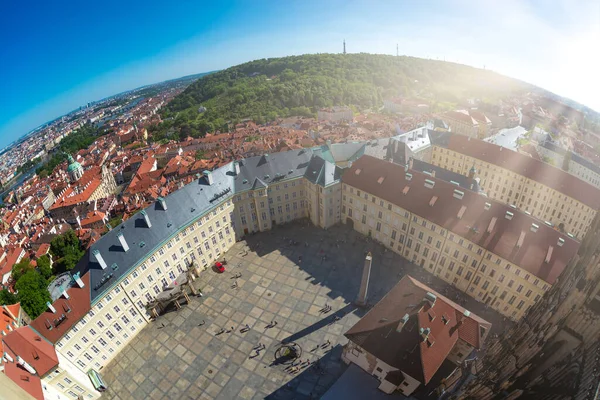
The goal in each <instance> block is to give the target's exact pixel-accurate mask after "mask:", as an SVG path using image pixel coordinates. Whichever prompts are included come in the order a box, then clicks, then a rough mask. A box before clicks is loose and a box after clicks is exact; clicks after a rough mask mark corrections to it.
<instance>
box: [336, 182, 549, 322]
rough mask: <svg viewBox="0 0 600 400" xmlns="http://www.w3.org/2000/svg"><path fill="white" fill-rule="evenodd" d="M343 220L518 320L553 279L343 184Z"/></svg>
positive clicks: (547, 288)
mask: <svg viewBox="0 0 600 400" xmlns="http://www.w3.org/2000/svg"><path fill="white" fill-rule="evenodd" d="M342 213H343V215H344V217H343V218H342V222H343V223H350V221H349V220H350V219H351V220H352V222H351V223H352V224H353V226H354V229H355V230H356V231H358V232H360V233H362V234H364V235H366V236H369V237H372V238H374V239H375V240H377V241H378V242H380V243H382V244H383V245H384V246H386V247H387V248H388V249H390V250H392V251H394V252H396V253H398V254H399V255H401V256H402V257H404V258H406V259H407V260H409V261H411V262H413V263H415V264H417V265H420V266H421V267H422V268H423V269H425V270H426V271H428V272H430V273H432V274H434V275H435V276H437V277H439V278H441V279H443V280H444V281H446V282H448V283H449V284H451V285H453V286H455V287H456V288H458V289H460V290H461V291H463V292H465V293H467V294H468V295H470V296H471V297H474V298H476V299H477V300H479V301H481V302H483V303H485V304H487V305H489V306H490V307H492V308H493V309H495V310H497V311H498V312H500V313H502V314H503V315H505V316H506V317H508V318H511V319H513V320H518V319H520V318H521V317H522V316H523V315H524V314H525V312H526V311H527V309H528V308H529V307H531V306H532V305H533V304H534V303H535V302H536V301H538V300H539V299H540V298H541V296H542V295H543V294H544V293H545V292H546V291H547V290H549V289H550V286H551V285H550V284H549V283H548V282H545V281H544V280H542V279H540V278H537V277H536V276H533V275H531V274H530V273H528V272H527V271H526V270H524V269H522V268H521V267H519V266H518V265H515V264H513V263H511V262H508V261H507V260H504V259H502V258H501V257H498V256H497V255H496V254H494V253H491V252H489V251H487V250H486V249H484V248H481V247H479V246H477V245H476V244H475V243H472V242H470V241H469V240H467V239H465V238H463V237H460V236H458V235H456V234H454V233H452V232H448V231H447V230H446V229H443V228H442V227H440V226H439V225H436V224H434V223H432V222H431V221H429V220H427V219H426V218H423V217H421V216H419V215H415V214H412V213H410V212H409V211H407V210H405V209H403V208H400V207H398V206H396V205H394V204H392V203H389V202H387V201H385V200H382V199H379V198H377V197H375V196H372V195H371V194H369V193H365V192H364V191H361V190H358V189H356V188H355V187H352V186H349V185H347V184H343V191H342Z"/></svg>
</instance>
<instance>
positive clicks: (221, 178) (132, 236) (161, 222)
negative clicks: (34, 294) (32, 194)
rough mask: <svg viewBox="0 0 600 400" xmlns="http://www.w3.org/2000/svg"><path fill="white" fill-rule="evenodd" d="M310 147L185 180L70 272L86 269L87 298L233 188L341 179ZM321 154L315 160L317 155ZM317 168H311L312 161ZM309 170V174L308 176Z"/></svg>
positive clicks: (109, 236)
mask: <svg viewBox="0 0 600 400" xmlns="http://www.w3.org/2000/svg"><path fill="white" fill-rule="evenodd" d="M314 153H317V154H320V152H315V151H313V150H311V149H304V150H292V151H286V152H282V153H275V154H269V155H263V156H257V157H251V158H247V159H244V160H240V161H239V165H240V173H239V174H238V175H236V174H235V172H234V168H233V163H229V164H227V165H225V166H223V167H221V168H218V169H216V170H214V171H212V172H211V174H212V179H213V184H212V185H209V184H208V182H207V180H206V177H201V178H199V179H198V180H196V181H194V182H192V183H190V184H189V185H186V186H184V187H183V188H181V189H179V190H177V191H175V192H173V193H171V194H170V195H169V196H167V197H166V198H165V201H166V205H167V209H166V210H164V209H163V208H162V206H161V205H160V203H159V202H158V201H157V202H156V203H154V204H153V205H152V206H150V207H148V208H146V209H145V212H146V214H147V215H148V218H149V219H150V222H151V223H152V227H151V228H148V226H147V224H146V222H145V220H144V216H143V215H142V214H141V213H138V214H136V215H134V216H133V217H131V218H130V219H128V220H127V221H125V222H123V223H122V224H120V225H119V226H117V227H116V228H115V229H113V230H111V231H110V232H108V233H107V234H106V235H105V236H104V237H102V238H101V239H100V240H99V241H97V242H96V243H94V244H93V245H92V246H91V247H90V249H89V250H88V251H87V252H86V254H85V255H84V256H83V258H82V259H81V260H80V261H79V263H78V264H77V266H76V267H75V269H74V270H73V271H72V273H73V274H74V273H77V272H79V273H80V274H81V275H82V276H83V275H84V274H85V273H86V272H89V273H90V285H91V300H92V303H93V302H94V301H96V300H97V299H99V298H100V297H101V296H102V295H103V294H104V293H106V292H107V291H109V290H110V289H112V287H113V286H114V285H115V284H116V283H118V282H119V281H120V280H121V279H123V278H124V277H125V276H126V275H128V274H129V272H130V271H131V269H132V268H134V267H135V266H137V265H138V264H139V263H141V262H142V261H144V260H146V258H148V257H149V256H150V255H152V254H153V253H155V252H156V251H158V249H159V248H160V247H162V246H163V245H164V244H165V243H166V241H168V240H170V239H171V238H172V237H173V236H175V235H176V234H177V233H178V232H179V231H180V230H182V229H184V228H186V227H187V226H188V225H189V224H191V223H192V222H194V221H195V220H197V219H198V218H199V217H201V216H202V215H204V214H205V213H207V212H209V211H211V210H212V209H213V208H214V207H215V206H216V205H217V204H220V203H221V202H222V201H223V200H226V199H228V198H231V197H232V196H233V195H234V194H235V193H240V192H243V191H246V190H249V189H257V188H262V187H265V188H266V187H267V185H269V184H275V183H278V182H282V181H286V180H288V179H293V178H300V177H303V176H306V177H307V178H309V179H310V180H311V181H313V182H315V183H317V184H320V185H323V186H327V185H330V184H332V183H335V182H336V181H339V180H340V179H341V175H342V170H341V169H340V168H338V167H336V166H335V164H332V163H330V162H327V161H325V160H323V159H322V158H320V157H318V156H315V155H314ZM319 160H320V161H319ZM311 161H312V165H313V167H312V168H314V169H317V171H316V173H315V174H312V169H311V170H310V173H309V172H308V171H309V165H310V164H311ZM313 175H314V178H313V177H312V176H313ZM120 233H122V234H123V237H124V238H125V241H126V242H127V245H128V247H129V249H128V250H127V251H124V249H123V247H122V245H121V243H120V241H119V238H118V236H117V235H119V234H120ZM95 250H98V251H99V252H100V255H101V256H102V259H103V260H104V261H105V263H106V265H107V268H106V269H102V267H101V266H100V264H99V263H98V261H97V259H96V257H95V256H94V255H93V252H94V251H95Z"/></svg>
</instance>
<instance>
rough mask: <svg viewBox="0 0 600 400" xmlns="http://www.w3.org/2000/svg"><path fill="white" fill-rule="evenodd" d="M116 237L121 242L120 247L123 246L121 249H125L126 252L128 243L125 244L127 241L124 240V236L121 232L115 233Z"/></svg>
mask: <svg viewBox="0 0 600 400" xmlns="http://www.w3.org/2000/svg"><path fill="white" fill-rule="evenodd" d="M117 238H118V239H119V243H121V247H122V248H123V251H125V252H126V253H127V251H128V250H129V245H128V244H127V241H126V240H125V236H123V232H119V233H117Z"/></svg>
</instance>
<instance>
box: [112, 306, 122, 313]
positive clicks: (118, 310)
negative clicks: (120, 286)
mask: <svg viewBox="0 0 600 400" xmlns="http://www.w3.org/2000/svg"><path fill="white" fill-rule="evenodd" d="M113 310H115V312H116V313H120V312H121V309H120V308H119V306H114V307H113Z"/></svg>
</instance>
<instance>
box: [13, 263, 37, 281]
mask: <svg viewBox="0 0 600 400" xmlns="http://www.w3.org/2000/svg"><path fill="white" fill-rule="evenodd" d="M31 269H33V266H32V265H31V261H30V260H29V258H23V259H22V260H21V261H19V262H18V263H16V264H15V265H13V267H12V273H11V276H12V278H13V279H14V280H15V281H18V280H19V279H20V278H21V277H22V276H23V275H25V273H26V272H27V271H29V270H31Z"/></svg>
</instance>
